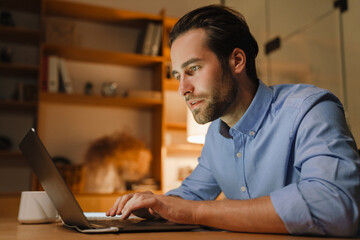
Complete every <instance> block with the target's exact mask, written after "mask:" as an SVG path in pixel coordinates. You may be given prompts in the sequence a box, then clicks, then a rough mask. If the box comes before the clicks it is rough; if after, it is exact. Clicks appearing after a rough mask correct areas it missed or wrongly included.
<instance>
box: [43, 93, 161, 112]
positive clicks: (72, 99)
mask: <svg viewBox="0 0 360 240" xmlns="http://www.w3.org/2000/svg"><path fill="white" fill-rule="evenodd" d="M40 102H43V103H58V104H71V105H92V106H105V107H126V108H153V107H158V106H161V105H162V101H161V100H158V99H148V98H122V97H102V96H86V95H82V94H65V93H47V92H42V93H41V94H40Z"/></svg>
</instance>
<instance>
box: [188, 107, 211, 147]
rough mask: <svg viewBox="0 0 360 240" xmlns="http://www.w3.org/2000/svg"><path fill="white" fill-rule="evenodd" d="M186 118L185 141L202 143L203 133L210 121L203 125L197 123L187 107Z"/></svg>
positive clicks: (203, 140) (203, 139)
mask: <svg viewBox="0 0 360 240" xmlns="http://www.w3.org/2000/svg"><path fill="white" fill-rule="evenodd" d="M186 119H187V122H186V128H187V141H188V142H190V143H197V144H204V143H205V135H206V132H207V130H208V128H209V125H210V123H207V124H203V125H202V124H198V123H197V122H196V121H195V120H194V117H193V115H192V113H191V112H190V110H189V109H187V111H186Z"/></svg>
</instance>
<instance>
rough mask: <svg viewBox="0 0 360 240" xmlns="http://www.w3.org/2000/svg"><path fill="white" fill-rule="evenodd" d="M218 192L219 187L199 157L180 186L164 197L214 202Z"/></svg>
mask: <svg viewBox="0 0 360 240" xmlns="http://www.w3.org/2000/svg"><path fill="white" fill-rule="evenodd" d="M203 151H204V150H203ZM220 192H221V190H220V187H219V186H218V184H217V182H216V180H215V179H214V177H213V175H212V173H211V171H210V170H209V168H208V167H207V164H206V161H205V160H204V159H202V158H201V157H200V158H199V164H198V165H197V167H196V168H195V169H194V171H193V172H192V173H191V175H190V176H189V177H187V178H186V179H185V180H184V181H183V182H182V184H181V186H180V187H179V188H176V189H174V190H171V191H169V192H167V193H166V194H165V195H176V196H179V197H181V198H183V199H187V200H214V199H216V197H217V196H218V195H219V194H220Z"/></svg>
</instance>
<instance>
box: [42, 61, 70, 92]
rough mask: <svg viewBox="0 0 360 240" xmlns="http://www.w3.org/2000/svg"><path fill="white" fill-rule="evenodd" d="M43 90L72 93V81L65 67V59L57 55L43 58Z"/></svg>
mask: <svg viewBox="0 0 360 240" xmlns="http://www.w3.org/2000/svg"><path fill="white" fill-rule="evenodd" d="M44 69H45V70H44V71H47V73H44V74H43V75H44V79H43V84H42V85H43V86H42V89H43V90H47V91H48V92H50V93H57V92H65V93H73V83H72V80H71V78H70V74H69V71H68V68H67V63H66V60H65V59H63V58H60V57H58V56H53V55H51V56H48V57H45V58H44Z"/></svg>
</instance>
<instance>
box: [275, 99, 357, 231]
mask: <svg viewBox="0 0 360 240" xmlns="http://www.w3.org/2000/svg"><path fill="white" fill-rule="evenodd" d="M294 129H295V131H296V133H295V134H294V136H295V137H294V153H293V154H294V159H295V160H294V163H293V164H294V168H295V169H296V170H297V171H299V172H300V180H299V182H297V183H293V184H290V185H288V186H286V187H285V188H282V189H279V190H277V191H275V192H272V193H271V194H270V196H271V200H272V203H273V205H274V208H275V210H276V212H277V213H278V215H279V216H280V218H281V219H282V221H283V222H284V224H285V226H286V228H287V230H288V231H289V232H290V233H292V234H320V235H324V234H326V235H333V236H352V235H355V234H356V233H357V231H358V223H359V202H358V199H360V196H359V192H360V187H359V186H360V179H359V155H358V153H357V150H356V144H355V142H354V140H353V138H352V135H351V133H350V131H349V129H348V127H347V124H346V120H345V118H344V114H343V110H342V107H341V105H340V104H339V103H337V102H334V101H332V100H321V101H320V100H318V101H310V99H309V100H308V101H306V102H305V103H304V104H303V106H302V113H301V114H299V118H298V124H296V126H294Z"/></svg>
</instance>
